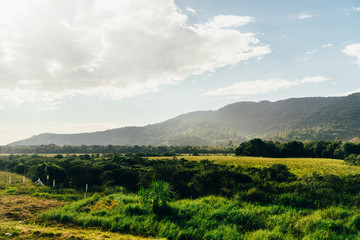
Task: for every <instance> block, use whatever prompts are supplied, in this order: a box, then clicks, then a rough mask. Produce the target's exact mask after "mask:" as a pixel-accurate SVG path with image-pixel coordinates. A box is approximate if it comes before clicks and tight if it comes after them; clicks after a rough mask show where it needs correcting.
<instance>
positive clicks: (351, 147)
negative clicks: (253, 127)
mask: <svg viewBox="0 0 360 240" xmlns="http://www.w3.org/2000/svg"><path fill="white" fill-rule="evenodd" d="M235 154H236V155H237V156H254V157H280V158H290V157H300V158H301V157H307V158H335V159H345V160H346V161H349V162H352V163H354V164H359V163H360V143H351V142H341V141H340V140H334V141H308V142H300V141H292V142H273V141H266V140H262V139H259V138H255V139H252V140H250V141H247V142H243V143H241V144H240V146H239V147H237V148H236V149H235Z"/></svg>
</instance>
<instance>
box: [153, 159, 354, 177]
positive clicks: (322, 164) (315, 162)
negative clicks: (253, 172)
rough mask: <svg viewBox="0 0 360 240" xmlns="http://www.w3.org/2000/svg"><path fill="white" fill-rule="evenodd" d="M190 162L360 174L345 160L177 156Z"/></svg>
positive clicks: (301, 173) (305, 172)
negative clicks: (203, 161) (277, 165)
mask: <svg viewBox="0 0 360 240" xmlns="http://www.w3.org/2000/svg"><path fill="white" fill-rule="evenodd" d="M177 158H178V159H181V158H184V159H186V160H189V161H201V160H209V161H213V162H214V163H216V164H229V165H234V166H241V167H244V168H251V167H255V168H263V167H270V166H271V165H273V164H284V165H286V166H288V168H289V169H290V171H291V172H292V173H294V174H295V175H297V176H308V175H311V174H312V173H313V172H317V173H319V174H334V175H339V176H344V175H349V174H352V175H354V174H360V166H352V165H349V164H348V163H347V162H345V161H344V160H339V159H328V158H265V157H237V156H234V155H226V156H225V155H204V156H191V155H182V156H177ZM149 159H151V160H159V159H173V157H149Z"/></svg>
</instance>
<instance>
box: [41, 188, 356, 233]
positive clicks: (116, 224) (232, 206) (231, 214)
mask: <svg viewBox="0 0 360 240" xmlns="http://www.w3.org/2000/svg"><path fill="white" fill-rule="evenodd" d="M109 201H111V202H113V204H114V207H113V208H112V209H109V210H103V211H102V212H101V213H100V212H99V210H97V209H96V208H94V206H96V205H98V204H99V203H101V202H109ZM168 208H169V210H168V212H167V214H166V215H159V214H156V213H154V212H153V211H151V210H149V209H148V208H147V207H146V206H144V205H143V204H142V200H141V197H140V196H137V195H134V194H113V195H109V196H105V197H101V198H98V197H97V198H95V197H91V198H88V199H83V200H80V201H78V202H74V203H71V204H70V205H67V206H65V207H63V208H61V209H55V210H52V211H50V212H47V213H45V214H44V215H43V218H44V219H47V220H57V221H60V222H62V223H70V222H71V223H75V224H78V225H80V226H85V227H90V226H91V227H94V226H97V227H101V228H102V229H110V230H112V231H119V232H122V233H130V234H135V235H143V236H152V237H163V238H166V239H194V240H196V239H357V238H359V237H360V234H359V231H358V229H359V225H358V224H359V222H360V220H359V219H360V217H359V216H360V212H359V210H357V209H352V208H348V207H344V206H342V207H340V206H338V207H336V206H326V207H324V208H322V209H316V210H311V209H307V210H304V209H302V208H298V207H289V206H286V205H283V204H281V203H273V204H270V205H259V204H254V203H249V202H248V201H244V200H242V199H239V198H233V199H228V198H224V197H216V196H208V197H203V198H198V199H193V200H190V199H183V200H178V201H174V202H170V203H168Z"/></svg>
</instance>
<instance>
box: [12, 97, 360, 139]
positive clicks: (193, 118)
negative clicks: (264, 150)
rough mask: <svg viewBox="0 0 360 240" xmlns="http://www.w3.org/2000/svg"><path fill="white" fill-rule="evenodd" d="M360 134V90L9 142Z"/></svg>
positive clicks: (239, 105) (245, 104)
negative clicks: (148, 123)
mask: <svg viewBox="0 0 360 240" xmlns="http://www.w3.org/2000/svg"><path fill="white" fill-rule="evenodd" d="M359 136H360V93H355V94H352V95H349V96H346V97H309V98H292V99H287V100H281V101H277V102H269V101H262V102H237V103H233V104H230V105H227V106H225V107H223V108H220V109H218V110H216V111H199V112H191V113H188V114H183V115H180V116H178V117H175V118H173V119H170V120H167V121H165V122H161V123H157V124H153V125H148V126H144V127H124V128H118V129H112V130H106V131H100V132H92V133H80V134H50V133H44V134H40V135H37V136H33V137H31V138H29V139H25V140H20V141H17V142H14V143H12V144H10V145H13V146H18V145H42V144H56V145H109V144H111V145H173V146H175V145H177V146H182V145H202V146H205V145H218V144H223V145H227V144H228V143H229V141H232V142H233V143H234V144H239V143H240V142H242V141H245V140H248V139H251V138H255V137H260V138H263V139H271V140H280V141H290V140H333V139H336V138H340V139H342V140H350V139H352V138H355V137H359Z"/></svg>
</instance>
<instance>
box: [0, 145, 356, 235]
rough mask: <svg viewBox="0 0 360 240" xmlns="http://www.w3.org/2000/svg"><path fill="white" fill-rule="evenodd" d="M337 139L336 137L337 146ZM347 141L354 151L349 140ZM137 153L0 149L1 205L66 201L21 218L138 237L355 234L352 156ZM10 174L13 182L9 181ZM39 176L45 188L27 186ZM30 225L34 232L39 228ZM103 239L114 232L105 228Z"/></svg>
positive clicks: (16, 214) (18, 231)
mask: <svg viewBox="0 0 360 240" xmlns="http://www.w3.org/2000/svg"><path fill="white" fill-rule="evenodd" d="M256 141H257V142H259V141H258V140H256ZM261 142H262V143H261V144H267V143H268V142H266V141H262V140H261ZM251 144H252V142H251ZM275 145H276V144H275ZM304 145H306V144H304ZM344 145H345V144H343V143H340V145H339V146H340V148H339V149H342V146H344ZM279 146H281V145H279ZM325 146H327V145H325ZM348 146H355V147H354V148H350V149H356V146H357V145H356V144H354V145H348ZM249 149H251V148H249ZM281 149H289V148H285V147H283V148H281ZM304 149H305V148H304ZM344 149H349V148H348V147H346V148H344ZM351 154H353V153H351ZM139 156H141V154H124V155H121V154H92V155H89V154H80V155H60V154H54V155H51V156H46V155H2V156H0V169H1V170H3V171H7V172H2V173H1V172H0V194H1V195H2V196H3V197H5V198H4V199H5V201H2V202H0V204H1V203H3V204H6V202H10V201H11V202H17V201H18V200H16V199H17V198H18V196H24V195H26V196H27V197H26V198H25V197H22V200H21V201H24V202H28V201H30V202H31V201H33V200H32V199H39V201H40V202H41V201H43V202H44V203H43V204H42V205H44V206H45V205H46V204H48V206H49V208H50V206H51V201H53V202H54V204H55V205H54V207H56V206H60V205H64V204H65V205H64V206H63V207H60V208H55V209H52V210H50V211H47V212H43V213H42V214H41V215H40V216H39V217H40V218H38V217H35V215H34V213H31V212H28V213H26V214H27V216H31V217H29V219H34V221H42V222H44V223H46V222H53V221H55V222H60V223H61V224H65V226H68V225H69V224H70V226H71V224H75V225H77V226H79V227H82V228H93V227H96V228H98V229H102V230H103V231H112V232H120V233H122V234H132V235H138V236H142V237H155V238H167V239H360V234H359V230H360V227H359V226H360V220H359V219H360V211H359V210H358V209H359V206H360V167H359V166H355V165H350V164H351V163H350V162H346V161H344V160H339V159H317V158H307V159H305V158H281V159H280V158H263V157H235V156H231V155H226V154H222V155H208V156H204V155H199V154H196V153H195V154H194V153H192V154H191V155H185V156H171V157H170V156H169V157H164V156H162V157H151V158H144V157H139ZM182 157H184V158H182ZM347 157H348V156H347ZM179 158H180V159H179ZM185 158H186V159H185ZM212 160H214V161H212ZM9 172H12V173H11V175H12V180H14V182H13V183H12V185H9V183H8V182H7V181H8V177H9V175H10V173H9ZM19 174H24V175H25V176H27V177H28V178H29V179H26V184H29V185H27V186H26V184H25V185H24V184H23V183H22V179H23V178H22V176H21V175H19ZM47 176H49V178H48V180H49V183H48V182H47ZM39 178H40V179H41V181H42V182H43V183H44V184H45V185H49V186H35V185H33V184H32V183H31V182H33V181H35V180H38V179H39ZM30 179H31V181H30ZM53 180H56V186H55V187H52V184H51V183H52V181H53ZM86 184H88V186H89V189H86V188H85V186H86ZM86 190H88V192H86ZM19 194H20V195H19ZM59 200H61V201H60V202H61V204H58V201H59ZM21 201H18V202H21ZM64 201H66V203H65V202H64ZM60 202H59V203H60ZM31 206H33V207H31ZM31 206H30V207H29V205H27V207H26V209H36V205H35V204H33V205H31ZM0 208H1V209H3V210H4V211H5V212H4V213H3V215H2V216H1V214H2V213H1V212H0V217H1V218H2V219H7V220H6V221H10V222H11V221H18V220H20V219H23V218H24V215H22V214H20V211H19V210H16V209H20V208H19V207H18V206H15V208H16V209H15V208H14V209H13V210H11V208H10V205H6V207H2V206H0ZM44 210H45V209H44ZM9 212H12V214H8V213H9ZM31 214H33V215H31ZM3 216H5V218H4V217H3ZM29 224H31V223H30V222H25V223H21V224H20V226H21V227H23V228H19V226H17V227H16V228H13V229H11V228H10V227H9V225H8V224H4V225H3V224H2V225H1V227H0V234H5V233H9V232H11V233H12V234H13V235H12V236H16V235H17V236H21V235H22V234H26V233H25V230H24V229H29ZM37 224H38V223H36V224H35V225H34V229H39V225H37ZM26 231H28V230H26ZM37 231H40V233H38V232H37ZM96 231H99V230H96ZM30 232H31V231H30ZM35 232H36V233H35ZM98 233H99V234H103V233H100V232H98ZM47 234H50V235H51V237H52V238H59V239H66V238H65V235H56V234H59V232H58V231H55V229H53V228H52V229H51V230H50V229H47V230H33V231H32V232H31V236H33V235H34V236H35V235H36V236H37V237H38V238H37V239H41V237H43V238H44V239H46V237H47ZM71 234H73V236H76V234H75V233H71ZM104 235H106V236H109V237H112V235H111V234H110V233H109V232H105V233H104ZM19 239H20V238H19ZM119 239H121V238H120V237H119Z"/></svg>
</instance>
